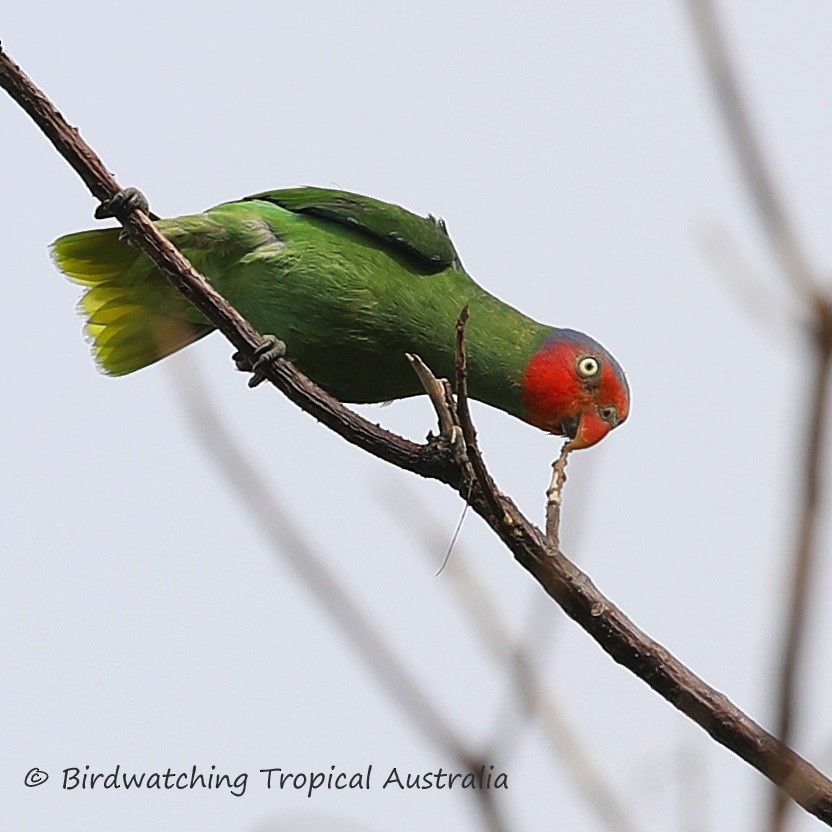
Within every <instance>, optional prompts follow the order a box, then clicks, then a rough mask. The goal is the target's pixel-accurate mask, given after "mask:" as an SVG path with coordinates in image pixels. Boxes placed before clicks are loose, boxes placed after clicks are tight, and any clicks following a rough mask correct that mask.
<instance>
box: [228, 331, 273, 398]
mask: <svg viewBox="0 0 832 832" xmlns="http://www.w3.org/2000/svg"><path fill="white" fill-rule="evenodd" d="M285 356H286V344H284V343H283V341H281V340H279V339H278V338H275V336H274V335H264V336H263V343H262V344H260V346H259V347H257V349H256V350H255V351H254V356H253V357H251V358H249V357H248V356H245V355H243V354H242V353H240V352H235V353H234V355H232V356H231V360H232V361H233V362H234V364H235V365H236V366H237V369H238V370H241V371H242V372H244V373H252V376H251V378H250V379H249V380H248V386H249V387H257V385H258V384H262V383H263V382H264V381H265V380H266V376H265V375H263V373H262V370H263V369H264V368H265V367H266V366H267V365H268V364H271V362H272V361H274V360H275V359H277V358H284V357H285Z"/></svg>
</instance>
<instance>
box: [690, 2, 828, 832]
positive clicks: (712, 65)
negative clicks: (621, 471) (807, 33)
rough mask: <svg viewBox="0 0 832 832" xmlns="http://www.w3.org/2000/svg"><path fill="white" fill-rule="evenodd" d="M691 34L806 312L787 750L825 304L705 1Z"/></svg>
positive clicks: (820, 425)
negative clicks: (807, 365)
mask: <svg viewBox="0 0 832 832" xmlns="http://www.w3.org/2000/svg"><path fill="white" fill-rule="evenodd" d="M688 6H689V8H690V11H691V15H692V18H693V23H694V29H695V32H696V36H697V39H698V43H699V48H700V51H701V52H702V55H703V58H704V61H705V65H706V68H707V71H708V74H709V77H710V80H711V86H712V89H713V92H714V96H715V97H716V99H717V101H718V103H719V106H720V110H721V113H722V117H723V120H724V121H725V124H726V127H727V129H728V136H729V138H730V141H731V145H732V147H733V150H734V155H735V158H736V161H737V165H738V166H739V168H740V171H741V173H742V176H743V179H744V182H745V186H746V188H747V190H748V193H749V195H750V198H751V202H752V204H753V206H754V208H755V209H756V211H757V215H758V217H759V219H760V222H761V224H762V226H763V230H764V232H765V234H766V236H767V238H768V242H769V245H770V247H771V250H772V252H773V254H774V257H775V260H776V261H777V263H778V265H779V266H780V270H781V273H782V276H783V279H784V280H785V282H786V283H787V284H790V285H791V286H792V288H793V289H794V290H795V291H796V293H797V295H798V297H799V299H800V301H801V302H802V303H803V304H804V306H805V307H806V310H807V315H806V323H805V324H804V327H803V328H804V330H805V332H806V334H807V335H808V336H809V342H810V349H811V350H812V352H813V358H814V364H815V369H814V373H813V383H812V384H811V385H809V386H808V388H807V390H806V405H805V409H806V411H807V412H808V413H809V421H808V424H807V427H806V430H805V433H804V437H805V438H804V440H803V442H804V448H803V462H802V485H801V491H800V494H799V495H798V505H799V509H798V514H799V517H800V521H799V524H798V526H797V531H796V536H795V541H794V549H793V554H792V581H791V594H790V601H789V608H788V611H787V618H786V621H785V624H784V634H783V643H782V648H781V657H780V666H779V672H778V681H777V692H776V707H777V736H778V737H779V738H780V739H781V740H782V741H783V743H786V744H788V743H790V742H791V740H792V736H793V733H794V731H793V728H794V723H795V721H796V713H797V707H796V702H797V695H796V694H797V688H798V682H799V669H800V658H801V654H802V647H803V642H804V641H805V635H806V623H807V620H808V612H809V587H810V584H811V578H812V575H813V573H814V571H815V561H816V549H817V546H816V540H817V527H818V522H819V519H820V511H819V510H818V509H819V506H820V503H821V490H822V488H821V472H822V471H823V469H824V464H825V452H826V442H825V436H826V426H827V421H828V417H827V400H828V394H829V386H830V372H832V301H831V300H830V298H829V295H828V293H827V292H826V291H825V289H824V288H823V286H822V284H821V281H820V280H819V279H818V276H817V274H816V273H815V271H814V270H813V269H812V267H811V265H810V263H809V260H808V257H807V256H806V254H805V253H804V251H803V248H802V246H801V245H800V242H799V240H798V237H797V234H796V233H795V231H794V229H793V227H792V225H791V223H790V222H789V220H788V218H787V213H786V209H785V207H784V202H783V199H782V196H781V194H780V193H779V191H778V189H777V187H776V184H775V179H774V176H773V175H772V173H771V171H770V170H769V166H768V164H767V163H766V160H765V158H764V155H763V152H762V149H761V146H760V142H759V140H758V138H757V135H756V131H755V130H754V127H753V125H752V121H751V117H750V115H749V112H748V107H747V104H746V102H745V99H744V96H743V95H742V92H741V90H740V84H739V81H738V80H737V73H736V70H735V68H734V65H733V62H732V60H731V55H730V53H729V50H728V47H727V45H726V42H725V37H724V35H723V32H722V29H721V27H720V24H719V19H718V17H717V14H716V10H715V8H714V5H713V2H712V0H688ZM785 791H788V789H786V790H785ZM787 809H788V801H787V800H786V796H785V794H784V792H783V791H777V792H776V793H775V794H774V796H773V800H772V807H771V817H770V824H769V830H770V832H781V830H783V829H784V828H785V825H786V812H787Z"/></svg>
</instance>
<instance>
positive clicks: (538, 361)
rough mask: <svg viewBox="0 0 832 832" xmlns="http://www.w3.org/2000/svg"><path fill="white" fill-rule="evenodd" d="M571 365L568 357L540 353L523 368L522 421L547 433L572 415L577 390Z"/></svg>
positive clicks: (570, 357) (577, 393) (545, 352)
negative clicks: (524, 408)
mask: <svg viewBox="0 0 832 832" xmlns="http://www.w3.org/2000/svg"><path fill="white" fill-rule="evenodd" d="M572 364H573V357H572V356H571V355H569V356H565V355H563V353H561V352H559V351H555V350H547V351H543V350H541V351H540V352H536V353H535V354H534V355H533V356H532V357H531V359H530V360H529V363H528V364H527V365H526V372H525V373H524V374H523V382H522V384H523V389H522V393H521V396H522V399H523V404H524V405H525V407H526V420H527V421H528V422H530V423H531V424H533V425H534V426H535V427H538V428H542V429H543V430H551V429H552V428H553V427H556V426H557V425H558V424H560V422H562V421H563V420H564V419H565V418H566V417H567V416H569V415H570V414H571V413H573V412H574V411H575V408H576V405H577V398H578V397H579V395H580V389H579V388H578V387H577V385H576V383H575V376H574V371H573V368H572Z"/></svg>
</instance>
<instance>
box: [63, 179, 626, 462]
mask: <svg viewBox="0 0 832 832" xmlns="http://www.w3.org/2000/svg"><path fill="white" fill-rule="evenodd" d="M157 225H158V228H159V230H160V231H161V232H162V233H163V234H164V235H165V236H166V237H167V238H168V239H169V240H171V242H173V243H174V245H176V246H177V247H178V248H179V249H180V250H181V251H182V252H183V253H184V255H185V256H186V257H187V258H188V259H189V260H190V261H191V262H192V263H193V264H194V266H195V267H196V268H197V269H198V270H199V271H200V272H202V273H203V274H204V275H205V276H206V277H207V278H208V279H209V280H210V281H211V283H212V284H213V286H214V287H215V288H216V289H217V291H218V292H220V294H222V295H223V296H224V297H225V298H227V299H228V301H229V302H230V303H231V304H232V305H233V306H235V307H236V308H237V309H238V310H239V311H240V313H241V314H242V315H243V316H244V317H246V318H247V319H248V320H249V321H250V322H251V323H252V325H253V326H254V327H256V328H257V329H258V330H260V331H261V332H266V333H274V334H275V335H276V336H277V337H278V338H280V339H281V341H283V342H284V343H285V345H286V356H287V358H289V359H290V360H291V361H292V362H293V363H294V364H296V365H297V367H298V368H299V369H300V370H302V371H303V372H304V373H306V374H307V375H308V376H309V377H310V378H312V379H313V380H314V381H316V382H317V383H318V384H320V385H321V386H322V387H324V388H325V389H326V390H328V391H330V392H331V393H332V394H333V395H335V396H336V397H337V398H339V399H341V400H342V401H346V402H385V401H390V400H393V399H400V398H404V397H406V396H413V395H416V394H418V393H421V392H423V390H422V387H421V384H420V382H419V380H418V379H417V377H416V375H415V373H414V372H413V370H412V368H411V367H410V364H409V363H408V361H407V360H406V358H405V353H408V352H409V353H416V354H417V355H419V356H420V357H421V358H422V360H423V361H424V362H425V363H426V364H427V366H428V367H429V368H430V369H431V370H432V371H433V372H434V373H435V374H436V375H438V376H446V377H448V378H453V376H454V343H455V338H454V332H455V324H456V321H457V318H458V317H459V314H460V311H461V309H462V308H463V307H464V306H466V305H467V306H468V307H469V311H470V317H469V320H468V324H467V326H466V330H465V337H466V343H467V349H468V373H469V378H468V384H469V392H470V395H471V396H472V397H473V398H475V399H478V400H480V401H483V402H487V403H488V404H490V405H493V406H494V407H497V408H499V409H500V410H504V411H506V412H507V413H510V414H512V415H513V416H517V417H519V418H520V419H523V420H525V421H526V422H529V423H530V424H532V425H535V426H536V427H538V428H541V429H543V430H545V431H549V432H550V433H554V434H558V435H565V436H569V437H570V438H571V439H572V440H573V442H572V447H576V448H585V447H589V446H590V445H594V444H595V443H596V442H599V441H600V440H601V439H603V438H604V436H606V435H607V433H609V431H610V430H612V428H614V427H616V426H617V425H620V424H621V423H622V422H623V421H624V420H625V419H626V418H627V415H628V414H629V409H630V396H629V388H628V385H627V380H626V378H625V376H624V372H623V371H622V369H621V367H620V366H619V364H618V362H617V361H616V360H615V359H614V358H613V357H612V356H611V355H610V354H609V353H608V352H607V351H606V350H605V349H604V348H603V347H602V346H601V345H600V344H598V343H597V342H596V341H594V340H593V339H592V338H590V337H589V336H587V335H584V334H583V333H581V332H576V331H574V330H571V329H556V328H553V327H551V326H544V325H543V324H539V323H537V322H536V321H533V320H532V319H531V318H528V317H526V316H525V315H523V314H522V313H520V312H518V311H517V310H516V309H513V308H512V307H511V306H508V305H507V304H505V303H503V302H502V301H500V300H498V299H497V298H495V297H494V296H493V295H490V294H489V293H488V292H486V291H485V290H484V289H482V288H481V287H480V286H478V285H477V284H476V283H475V282H474V281H473V280H472V279H471V278H470V277H469V276H468V274H467V273H466V271H465V269H464V268H463V267H462V264H461V262H460V260H459V257H458V256H457V253H456V250H455V249H454V246H453V243H452V242H451V240H450V238H449V237H448V234H447V231H446V229H445V226H444V223H442V222H441V221H438V220H435V219H434V218H433V217H427V218H425V217H420V216H417V215H416V214H412V213H411V212H410V211H406V210H405V209H403V208H400V207H399V206H397V205H390V204H387V203H384V202H379V201H378V200H375V199H371V198H369V197H366V196H360V195H358V194H352V193H346V192H344V191H335V190H328V189H323V188H294V189H289V190H280V191H270V192H266V193H261V194H256V195H254V196H251V197H247V198H246V199H243V200H239V201H236V202H227V203H224V204H222V205H218V206H217V207H215V208H211V209H210V210H208V211H205V212H204V213H202V214H194V215H192V216H185V217H177V218H176V219H165V220H159V221H158V223H157ZM52 251H53V255H54V259H55V262H56V263H57V265H58V267H59V268H60V269H61V271H63V272H64V273H65V274H66V275H68V276H69V277H70V278H72V279H73V280H75V281H77V282H79V283H81V284H83V285H84V286H85V287H87V290H86V292H85V294H84V296H83V298H82V300H81V308H82V310H83V313H84V314H85V315H86V318H87V325H86V329H87V332H88V334H89V335H90V336H91V338H92V341H93V351H94V354H95V357H96V359H97V361H98V364H99V365H100V367H101V369H102V370H103V371H104V372H105V373H108V374H110V375H114V376H119V375H124V374H126V373H131V372H133V371H134V370H138V369H140V368H142V367H145V366H147V365H148V364H152V363H153V362H154V361H158V360H159V359H161V358H164V357H165V356H167V355H170V354H171V353H173V352H175V351H176V350H179V349H181V348H182V347H184V346H186V345H187V344H190V343H191V342H193V341H196V340H197V339H198V338H201V337H202V336H203V335H206V334H208V333H209V332H211V330H212V329H213V327H212V326H211V325H210V324H209V323H207V321H206V320H205V319H204V318H203V317H202V316H201V314H200V313H199V312H198V311H197V310H196V308H195V307H193V306H192V305H191V304H190V303H189V302H188V301H187V300H186V299H185V297H184V296H182V295H181V294H180V293H179V292H177V291H176V290H175V289H174V288H173V287H172V286H170V284H168V282H167V281H166V280H165V279H164V278H163V277H162V276H161V275H160V274H159V272H158V271H157V270H156V268H155V266H154V265H153V264H152V263H151V261H150V260H149V259H148V258H147V257H146V256H145V255H144V254H142V253H141V252H140V251H139V250H138V249H137V248H135V247H133V246H132V245H130V244H129V243H128V242H127V241H125V240H124V239H123V238H122V237H121V236H120V229H105V230H96V231H82V232H80V233H77V234H69V235H67V236H65V237H61V238H60V239H58V240H57V241H56V242H55V243H54V245H53V249H52Z"/></svg>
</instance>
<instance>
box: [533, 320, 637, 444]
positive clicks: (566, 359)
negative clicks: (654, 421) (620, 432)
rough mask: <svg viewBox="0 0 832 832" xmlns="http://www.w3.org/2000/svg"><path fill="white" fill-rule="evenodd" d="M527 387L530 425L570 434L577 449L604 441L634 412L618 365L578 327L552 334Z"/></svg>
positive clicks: (535, 362) (542, 347) (536, 360)
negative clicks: (576, 330) (576, 329)
mask: <svg viewBox="0 0 832 832" xmlns="http://www.w3.org/2000/svg"><path fill="white" fill-rule="evenodd" d="M522 385H523V387H522V398H523V404H524V406H525V409H526V410H525V419H526V421H527V422H529V423H530V424H532V425H534V426H535V427H538V428H541V429H542V430H546V431H549V433H554V434H557V435H559V436H568V437H569V438H570V439H571V440H572V441H571V445H572V447H573V448H589V447H590V446H591V445H595V444H596V443H597V442H600V441H601V440H602V439H603V438H604V437H605V436H606V435H607V434H608V433H609V432H610V431H611V430H612V429H613V428H614V427H617V426H618V425H620V424H621V423H622V422H623V421H624V420H625V419H626V418H627V416H628V415H629V413H630V388H629V386H628V384H627V379H626V377H625V376H624V371H623V370H622V369H621V367H620V365H619V364H618V362H617V361H616V360H615V359H614V358H613V357H612V356H611V355H610V354H609V353H608V352H607V351H606V350H605V349H604V348H603V347H602V346H601V345H600V344H599V343H598V342H597V341H594V340H593V339H592V338H590V337H589V336H588V335H584V334H583V333H582V332H575V330H572V329H556V330H554V331H553V332H552V333H551V334H550V335H547V336H546V338H545V339H544V340H543V343H542V344H541V345H540V348H539V349H538V351H537V352H536V353H535V354H534V355H533V356H532V357H531V359H530V360H529V363H528V364H527V365H526V371H525V373H524V375H523V381H522Z"/></svg>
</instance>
